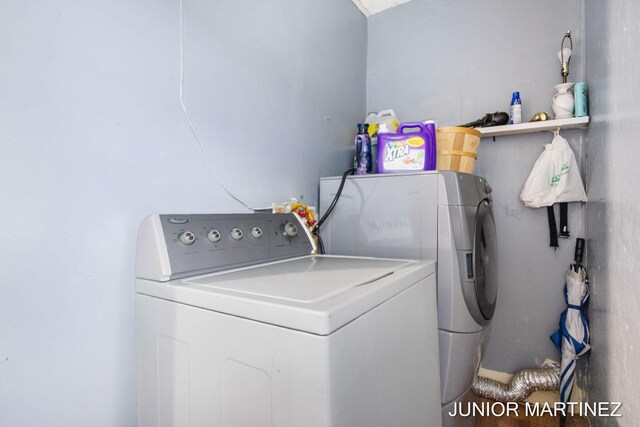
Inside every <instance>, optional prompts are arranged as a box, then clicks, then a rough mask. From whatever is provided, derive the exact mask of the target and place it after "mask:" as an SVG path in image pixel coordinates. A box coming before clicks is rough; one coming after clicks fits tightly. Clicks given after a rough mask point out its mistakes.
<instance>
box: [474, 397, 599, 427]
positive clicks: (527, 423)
mask: <svg viewBox="0 0 640 427" xmlns="http://www.w3.org/2000/svg"><path fill="white" fill-rule="evenodd" d="M478 401H479V402H487V403H492V402H493V401H492V400H489V399H482V398H478ZM518 412H519V415H517V416H513V415H512V416H508V417H495V416H486V417H479V418H478V421H477V422H476V427H559V426H560V425H561V424H560V417H554V416H551V415H544V416H541V417H535V416H527V415H525V414H524V412H525V411H524V409H523V410H522V411H518ZM564 426H565V427H589V426H590V424H589V421H588V420H587V419H586V418H584V417H567V419H566V420H565V424H564Z"/></svg>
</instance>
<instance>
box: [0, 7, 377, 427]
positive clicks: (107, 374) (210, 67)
mask: <svg viewBox="0 0 640 427" xmlns="http://www.w3.org/2000/svg"><path fill="white" fill-rule="evenodd" d="M180 7H181V4H180V1H178V0H173V1H168V0H164V1H150V0H138V1H126V0H115V1H109V2H107V1H92V2H77V1H70V0H63V1H57V2H46V1H40V2H38V1H30V2H24V1H19V0H16V1H3V2H0V64H1V68H2V79H0V93H1V94H2V95H1V96H0V138H1V139H2V143H0V159H1V160H0V162H1V167H0V183H1V184H0V200H2V206H3V209H2V215H1V219H2V220H1V221H0V235H2V236H3V237H2V242H3V244H2V245H1V247H0V272H1V275H0V295H1V297H0V425H2V426H43V425H58V426H63V425H64V426H87V425H92V426H100V425H103V426H132V425H135V364H134V362H135V335H134V333H135V307H134V251H135V242H136V232H137V227H138V225H139V223H140V221H141V220H142V218H143V217H145V216H146V215H149V214H151V213H153V212H231V211H246V209H245V208H244V207H243V206H242V205H240V204H239V203H237V202H236V201H234V200H233V199H232V198H231V197H229V196H228V195H227V194H226V193H225V191H224V190H223V189H222V187H221V185H222V183H223V182H224V184H225V185H226V186H228V187H229V189H230V190H231V191H233V192H234V193H235V194H236V195H237V196H238V197H239V198H241V199H242V200H243V201H245V202H246V203H248V204H250V205H252V206H264V205H270V203H271V202H273V201H283V200H286V199H287V198H289V197H292V196H300V195H303V196H304V199H305V200H307V201H310V202H312V203H313V202H314V201H315V200H316V197H317V185H318V178H319V177H320V176H325V175H336V174H338V173H339V172H341V171H342V170H344V169H345V168H346V167H348V165H349V164H350V150H351V140H352V137H353V133H354V127H353V124H354V123H356V122H357V121H358V120H361V118H362V117H363V116H364V113H365V109H364V105H365V82H364V75H365V67H366V56H365V55H366V54H365V52H366V20H365V18H364V17H363V16H362V15H361V14H360V12H359V11H358V10H357V9H356V7H355V6H354V5H353V4H352V3H351V2H349V1H345V0H330V1H327V0H324V1H312V0H304V1H295V2H291V1H284V0H274V1H270V2H262V1H259V0H252V1H249V0H245V1H238V0H225V1H215V2H206V1H199V0H185V1H184V57H185V61H184V100H185V104H186V107H187V110H188V112H189V114H190V117H191V120H192V123H193V125H194V128H195V130H196V133H197V135H198V137H199V139H200V142H201V143H202V149H201V148H200V146H199V144H198V142H197V141H196V140H195V139H194V136H193V134H192V131H191V129H190V127H189V124H188V122H187V120H186V118H185V115H184V113H183V111H182V108H181V104H180V70H181V66H180V52H181V15H180V10H181V9H180ZM203 150H204V152H205V153H206V154H203ZM216 170H217V172H216Z"/></svg>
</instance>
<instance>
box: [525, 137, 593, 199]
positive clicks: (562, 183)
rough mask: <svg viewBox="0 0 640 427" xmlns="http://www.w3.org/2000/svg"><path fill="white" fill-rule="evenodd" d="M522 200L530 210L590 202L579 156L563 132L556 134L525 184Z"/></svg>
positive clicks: (545, 147)
mask: <svg viewBox="0 0 640 427" xmlns="http://www.w3.org/2000/svg"><path fill="white" fill-rule="evenodd" d="M520 200H522V201H523V202H524V204H525V205H526V206H527V207H530V208H540V207H543V206H551V205H553V204H554V203H563V202H586V201H587V194H586V193H585V191H584V185H583V184H582V178H581V177H580V171H579V170H578V164H577V162H576V156H575V155H574V154H573V151H572V150H571V147H569V143H568V142H567V140H566V139H564V138H563V137H561V136H560V133H558V132H556V133H555V136H554V138H553V141H552V142H551V144H547V145H545V146H544V151H543V152H542V154H541V155H540V157H539V158H538V160H537V161H536V164H535V165H533V169H531V173H530V174H529V178H527V181H526V182H525V183H524V188H523V189H522V193H520Z"/></svg>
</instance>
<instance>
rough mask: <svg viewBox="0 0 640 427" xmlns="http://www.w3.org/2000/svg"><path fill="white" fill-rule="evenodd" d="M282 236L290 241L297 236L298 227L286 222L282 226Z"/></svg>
mask: <svg viewBox="0 0 640 427" xmlns="http://www.w3.org/2000/svg"><path fill="white" fill-rule="evenodd" d="M284 235H285V236H287V237H288V238H290V239H292V238H294V237H296V236H297V235H298V227H296V225H295V224H294V223H292V222H288V223H286V224H285V225H284Z"/></svg>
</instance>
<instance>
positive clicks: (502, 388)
mask: <svg viewBox="0 0 640 427" xmlns="http://www.w3.org/2000/svg"><path fill="white" fill-rule="evenodd" d="M559 386H560V368H559V367H557V366H555V367H548V368H531V369H523V370H521V371H518V372H516V373H515V374H513V378H511V381H509V384H503V383H501V382H498V381H494V380H491V379H489V378H485V377H476V379H475V380H474V381H473V385H472V386H471V388H472V389H473V391H474V392H475V394H477V395H478V396H481V397H486V398H488V399H493V400H496V401H499V402H522V401H524V400H525V399H526V398H527V397H529V395H530V394H531V393H533V392H534V391H551V390H557V389H558V387H559Z"/></svg>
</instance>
